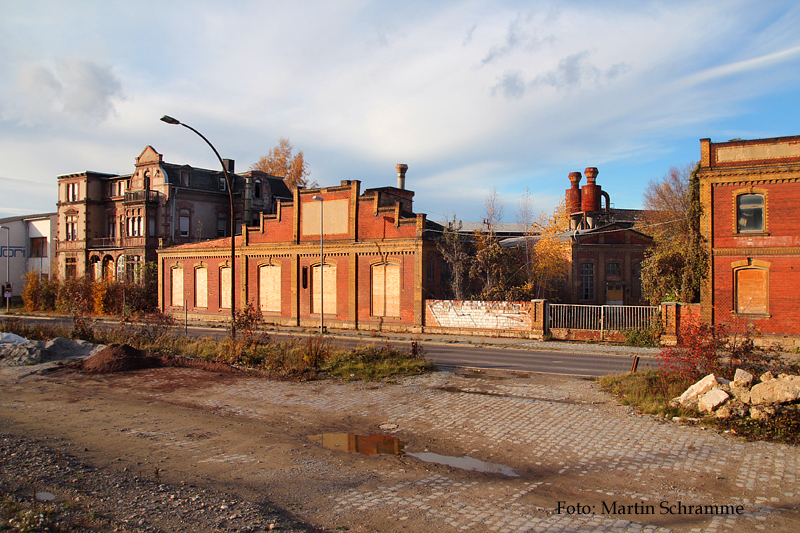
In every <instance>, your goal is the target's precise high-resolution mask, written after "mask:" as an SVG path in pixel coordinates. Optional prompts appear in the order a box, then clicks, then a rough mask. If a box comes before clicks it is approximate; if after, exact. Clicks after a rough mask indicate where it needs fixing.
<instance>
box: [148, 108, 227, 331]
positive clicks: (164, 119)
mask: <svg viewBox="0 0 800 533" xmlns="http://www.w3.org/2000/svg"><path fill="white" fill-rule="evenodd" d="M161 121H162V122H166V123H167V124H174V125H179V126H183V127H184V128H187V129H190V130H192V131H193V132H195V133H196V134H197V135H199V136H200V138H201V139H203V140H204V141H205V142H206V144H207V145H208V146H210V147H211V149H212V150H214V154H215V155H216V156H217V159H219V164H220V165H222V175H223V176H225V184H226V185H227V188H228V199H229V200H230V204H231V338H236V231H235V230H236V222H235V219H234V213H233V187H231V179H230V177H229V176H228V169H227V167H225V163H224V162H223V161H222V157H220V155H219V152H217V149H216V148H214V145H213V144H211V141H209V140H208V139H206V138H205V136H204V135H203V134H202V133H200V132H199V131H197V130H196V129H194V128H193V127H191V126H189V125H188V124H184V123H183V122H181V121H180V120H178V119H176V118H172V117H170V116H168V115H164V116H163V117H161Z"/></svg>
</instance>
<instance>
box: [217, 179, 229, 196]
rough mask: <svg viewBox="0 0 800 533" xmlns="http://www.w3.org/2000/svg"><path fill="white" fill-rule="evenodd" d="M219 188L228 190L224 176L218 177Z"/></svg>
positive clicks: (223, 190)
mask: <svg viewBox="0 0 800 533" xmlns="http://www.w3.org/2000/svg"><path fill="white" fill-rule="evenodd" d="M219 190H220V191H222V192H225V191H227V190H228V183H227V182H226V181H225V177H224V176H223V177H221V178H220V179H219Z"/></svg>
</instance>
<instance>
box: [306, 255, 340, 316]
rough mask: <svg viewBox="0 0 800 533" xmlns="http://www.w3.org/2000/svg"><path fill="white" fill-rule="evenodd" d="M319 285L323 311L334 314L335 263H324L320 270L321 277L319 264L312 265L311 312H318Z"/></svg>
mask: <svg viewBox="0 0 800 533" xmlns="http://www.w3.org/2000/svg"><path fill="white" fill-rule="evenodd" d="M320 285H322V291H323V298H322V300H323V305H324V306H325V313H326V314H330V315H335V314H336V265H329V264H326V265H325V268H324V269H323V270H322V278H320V275H319V265H316V266H314V268H313V269H312V272H311V293H312V295H313V296H312V299H311V312H312V313H319V309H320V297H319V296H320Z"/></svg>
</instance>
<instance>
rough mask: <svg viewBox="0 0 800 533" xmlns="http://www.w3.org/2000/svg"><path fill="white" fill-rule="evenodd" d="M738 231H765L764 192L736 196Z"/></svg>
mask: <svg viewBox="0 0 800 533" xmlns="http://www.w3.org/2000/svg"><path fill="white" fill-rule="evenodd" d="M736 231H737V232H738V233H747V232H762V231H764V195H763V194H742V195H739V196H737V197H736Z"/></svg>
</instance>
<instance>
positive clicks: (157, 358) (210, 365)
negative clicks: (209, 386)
mask: <svg viewBox="0 0 800 533" xmlns="http://www.w3.org/2000/svg"><path fill="white" fill-rule="evenodd" d="M159 367H179V368H196V369H199V370H206V371H209V372H238V371H239V370H238V369H237V368H235V367H233V366H231V365H229V364H228V363H224V362H222V361H206V360H204V359H188V358H186V357H174V356H170V355H155V354H152V353H150V352H146V351H143V350H138V349H136V348H134V347H132V346H129V345H127V344H112V345H110V346H107V347H106V348H104V349H103V350H102V351H100V352H98V353H97V354H95V355H93V356H91V357H89V358H88V359H84V360H83V361H80V362H78V363H76V364H75V365H74V366H73V367H72V368H77V369H79V370H82V371H83V372H85V373H87V374H110V373H112V372H125V371H128V370H141V369H144V368H159Z"/></svg>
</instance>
